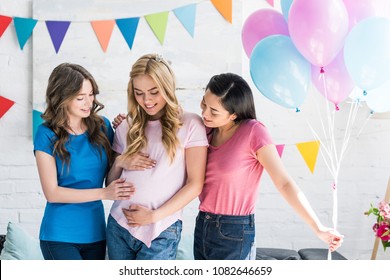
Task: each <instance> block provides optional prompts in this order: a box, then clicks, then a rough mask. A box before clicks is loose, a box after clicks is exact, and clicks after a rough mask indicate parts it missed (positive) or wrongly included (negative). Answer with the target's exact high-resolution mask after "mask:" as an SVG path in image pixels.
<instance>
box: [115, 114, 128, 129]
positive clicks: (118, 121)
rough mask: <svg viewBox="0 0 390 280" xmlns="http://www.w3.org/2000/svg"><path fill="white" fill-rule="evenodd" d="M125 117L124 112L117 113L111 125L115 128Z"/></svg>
mask: <svg viewBox="0 0 390 280" xmlns="http://www.w3.org/2000/svg"><path fill="white" fill-rule="evenodd" d="M125 118H126V114H118V116H116V117H115V119H114V120H113V121H112V127H113V128H114V129H116V128H117V127H118V126H119V125H120V124H121V123H122V121H123V120H124V119H125Z"/></svg>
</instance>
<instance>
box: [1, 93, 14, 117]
mask: <svg viewBox="0 0 390 280" xmlns="http://www.w3.org/2000/svg"><path fill="white" fill-rule="evenodd" d="M14 104H15V102H14V101H12V100H9V99H7V98H5V97H2V96H0V118H1V117H3V116H4V115H5V113H7V111H8V110H9V109H10V108H11V107H12V106H13V105H14Z"/></svg>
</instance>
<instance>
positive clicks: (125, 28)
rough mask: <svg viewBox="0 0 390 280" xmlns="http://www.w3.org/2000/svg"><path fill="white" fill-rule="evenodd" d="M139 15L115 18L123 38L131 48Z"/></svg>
mask: <svg viewBox="0 0 390 280" xmlns="http://www.w3.org/2000/svg"><path fill="white" fill-rule="evenodd" d="M138 22H139V17H136V18H123V19H117V20H116V25H117V26H118V28H119V30H120V31H121V33H122V35H123V38H125V40H126V43H127V45H128V46H129V48H130V49H131V48H132V47H133V42H134V37H135V33H136V32H137V27H138Z"/></svg>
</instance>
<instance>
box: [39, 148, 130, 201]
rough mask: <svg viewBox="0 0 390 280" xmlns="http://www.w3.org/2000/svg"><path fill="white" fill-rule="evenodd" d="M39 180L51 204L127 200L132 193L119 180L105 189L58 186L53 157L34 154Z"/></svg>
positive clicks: (45, 154) (41, 153) (126, 185)
mask: <svg viewBox="0 0 390 280" xmlns="http://www.w3.org/2000/svg"><path fill="white" fill-rule="evenodd" d="M35 157H36V162H37V166H38V173H39V178H40V180H41V185H42V190H43V193H44V194H45V197H46V199H47V201H49V202H52V203H80V202H88V201H95V200H103V199H108V200H123V199H128V198H129V197H130V196H131V195H132V194H133V192H134V187H133V186H132V184H129V183H126V182H125V181H124V180H122V179H119V180H115V181H113V182H112V183H111V184H110V185H109V186H108V187H106V188H96V189H83V190H81V189H72V188H64V187H61V186H58V181H57V168H56V164H55V159H54V157H53V156H51V155H49V154H47V153H45V152H41V151H36V152H35Z"/></svg>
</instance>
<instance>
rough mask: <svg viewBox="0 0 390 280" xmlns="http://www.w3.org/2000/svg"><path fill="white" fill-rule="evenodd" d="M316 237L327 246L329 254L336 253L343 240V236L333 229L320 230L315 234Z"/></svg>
mask: <svg viewBox="0 0 390 280" xmlns="http://www.w3.org/2000/svg"><path fill="white" fill-rule="evenodd" d="M317 236H318V237H319V238H320V239H321V240H322V241H324V242H325V243H327V244H328V245H329V250H330V251H331V252H333V251H336V250H337V249H338V248H339V247H340V246H341V244H342V243H343V240H344V235H341V234H340V233H339V232H337V231H336V230H334V229H331V228H322V229H320V230H319V231H318V232H317Z"/></svg>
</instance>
